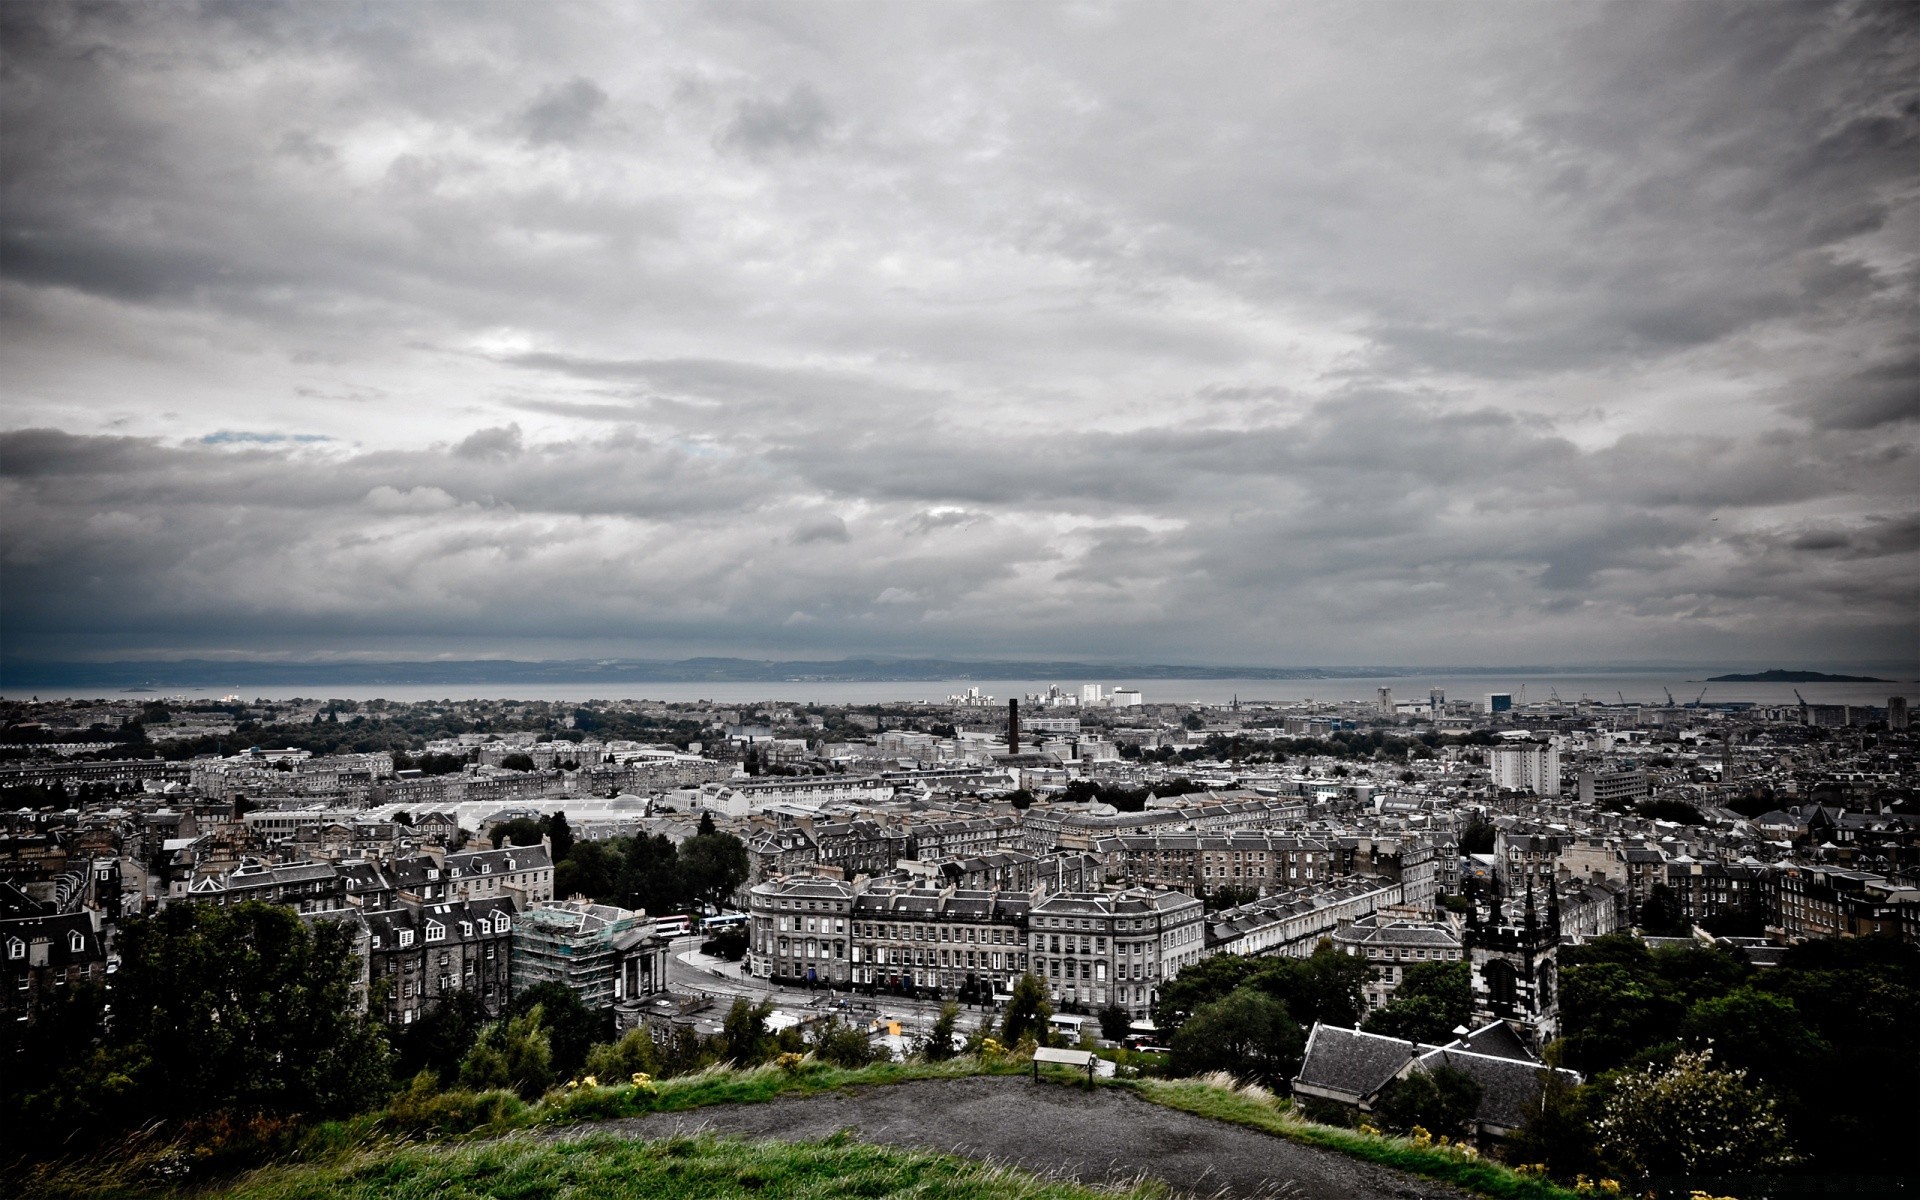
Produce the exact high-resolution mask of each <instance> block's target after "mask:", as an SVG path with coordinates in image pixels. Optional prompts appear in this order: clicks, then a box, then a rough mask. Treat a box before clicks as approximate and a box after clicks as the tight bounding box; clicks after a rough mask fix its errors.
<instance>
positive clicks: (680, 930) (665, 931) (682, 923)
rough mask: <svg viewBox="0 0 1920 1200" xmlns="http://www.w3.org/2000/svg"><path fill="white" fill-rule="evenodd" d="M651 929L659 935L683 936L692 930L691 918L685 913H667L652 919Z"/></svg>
mask: <svg viewBox="0 0 1920 1200" xmlns="http://www.w3.org/2000/svg"><path fill="white" fill-rule="evenodd" d="M653 931H654V932H655V933H657V934H659V935H660V936H661V937H685V936H686V935H687V934H689V933H692V932H693V918H692V917H690V916H688V915H687V914H686V913H668V914H667V915H666V916H664V917H655V918H654V919H653Z"/></svg>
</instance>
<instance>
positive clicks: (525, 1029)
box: [460, 1004, 553, 1100]
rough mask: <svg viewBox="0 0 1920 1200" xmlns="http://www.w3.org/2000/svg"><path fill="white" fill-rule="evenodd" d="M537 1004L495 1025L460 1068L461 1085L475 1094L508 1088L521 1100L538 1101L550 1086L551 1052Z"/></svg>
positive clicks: (483, 1035) (484, 1035) (488, 1027)
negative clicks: (517, 1094)
mask: <svg viewBox="0 0 1920 1200" xmlns="http://www.w3.org/2000/svg"><path fill="white" fill-rule="evenodd" d="M543 1015H544V1014H543V1012H542V1010H541V1008H540V1006H539V1005H538V1004H535V1005H534V1006H533V1007H532V1008H530V1009H528V1010H527V1011H526V1012H524V1013H522V1014H520V1015H519V1016H515V1017H508V1018H506V1019H505V1020H500V1021H495V1022H494V1023H493V1024H491V1025H489V1026H487V1028H486V1030H485V1032H483V1033H482V1034H481V1035H480V1041H479V1043H478V1044H476V1045H475V1046H474V1048H473V1049H472V1051H470V1052H469V1053H468V1054H467V1057H466V1060H465V1061H464V1062H462V1063H461V1064H460V1085H461V1086H462V1087H465V1088H470V1089H472V1090H474V1091H488V1090H491V1089H493V1088H511V1089H513V1090H514V1091H516V1092H518V1093H520V1096H521V1098H522V1099H525V1100H533V1099H536V1098H538V1097H539V1096H540V1095H541V1093H543V1092H545V1091H546V1090H547V1088H548V1087H550V1086H552V1084H553V1049H552V1044H551V1042H550V1041H549V1039H548V1036H547V1030H546V1027H545V1025H544V1024H543V1022H542V1017H543Z"/></svg>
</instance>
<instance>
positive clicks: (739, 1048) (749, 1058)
mask: <svg viewBox="0 0 1920 1200" xmlns="http://www.w3.org/2000/svg"><path fill="white" fill-rule="evenodd" d="M772 1015H773V1002H772V1001H771V1000H762V1001H760V1002H759V1003H758V1004H755V1003H753V1002H752V1001H750V1000H748V999H747V998H746V997H744V996H742V997H741V998H740V999H738V1000H735V1001H734V1002H733V1007H732V1008H729V1009H728V1010H727V1019H726V1022H725V1023H724V1024H723V1025H722V1026H721V1028H720V1038H721V1040H722V1041H723V1042H725V1043H726V1050H725V1055H726V1059H727V1061H728V1062H730V1063H732V1064H733V1065H735V1066H737V1067H751V1066H757V1065H758V1064H760V1063H763V1062H765V1061H767V1059H768V1058H770V1057H772V1049H773V1046H772V1043H773V1039H772V1037H771V1035H769V1034H768V1032H767V1018H768V1017H770V1016H772Z"/></svg>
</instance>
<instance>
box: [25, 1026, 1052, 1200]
mask: <svg viewBox="0 0 1920 1200" xmlns="http://www.w3.org/2000/svg"><path fill="white" fill-rule="evenodd" d="M1026 1069H1027V1066H1026V1064H1024V1063H1022V1062H1019V1061H1016V1060H1014V1059H1012V1058H1011V1057H1010V1056H1002V1057H999V1058H995V1059H990V1060H981V1059H975V1058H955V1059H951V1060H949V1061H947V1062H943V1063H923V1062H908V1063H893V1062H886V1063H875V1064H873V1065H871V1066H866V1067H857V1068H848V1067H836V1066H833V1065H831V1064H828V1063H823V1062H819V1061H817V1060H815V1059H812V1058H808V1059H805V1060H803V1061H802V1062H800V1063H798V1064H796V1065H794V1066H793V1067H791V1068H786V1067H780V1066H776V1065H773V1064H767V1065H765V1066H760V1067H752V1068H748V1069H745V1070H741V1069H737V1068H732V1067H725V1066H715V1067H709V1068H707V1069H705V1070H703V1071H697V1072H695V1073H693V1074H691V1075H682V1076H677V1077H674V1078H671V1079H663V1080H658V1081H656V1082H655V1083H653V1084H652V1085H651V1086H649V1087H632V1086H619V1087H592V1088H587V1087H581V1088H573V1089H566V1088H559V1089H555V1090H554V1091H552V1092H549V1093H548V1094H547V1095H546V1096H545V1097H543V1098H542V1099H540V1100H539V1101H536V1102H534V1103H532V1104H529V1103H526V1102H524V1101H522V1100H521V1099H520V1098H519V1097H517V1096H514V1095H512V1094H511V1093H507V1092H480V1093H474V1092H466V1091H459V1090H454V1091H450V1092H442V1093H437V1094H434V1095H431V1096H428V1097H409V1095H408V1093H406V1092H402V1093H400V1094H399V1095H397V1096H396V1097H395V1099H394V1103H393V1104H392V1106H391V1107H389V1108H388V1109H386V1110H383V1111H381V1112H375V1113H363V1114H361V1115H360V1116H357V1117H353V1118H350V1119H348V1120H344V1121H326V1122H321V1123H318V1124H315V1125H312V1126H309V1127H307V1128H305V1129H303V1130H300V1131H298V1133H297V1135H296V1136H295V1137H294V1138H292V1139H291V1141H290V1142H289V1143H283V1144H280V1145H278V1146H276V1147H274V1148H271V1149H269V1148H265V1147H256V1148H253V1149H251V1150H249V1148H247V1147H245V1146H238V1147H233V1148H230V1149H228V1150H225V1151H222V1152H220V1153H215V1154H209V1147H208V1146H207V1145H206V1144H205V1142H204V1141H203V1140H200V1139H199V1138H196V1137H195V1136H194V1135H191V1134H186V1133H183V1132H181V1131H179V1130H177V1129H169V1128H167V1127H157V1128H156V1129H154V1130H152V1131H147V1132H142V1133H136V1134H131V1135H128V1136H126V1137H124V1138H122V1139H120V1140H119V1141H117V1142H116V1143H115V1144H113V1145H110V1146H107V1147H104V1148H102V1149H101V1150H99V1151H98V1152H95V1153H91V1154H88V1155H86V1156H84V1157H80V1158H68V1159H62V1160H57V1161H51V1162H39V1163H25V1164H20V1165H19V1166H18V1167H17V1168H16V1169H14V1170H11V1171H7V1172H5V1173H4V1174H0V1194H4V1195H12V1194H23V1195H34V1196H47V1197H76V1198H77V1197H89V1198H92V1197H104V1196H145V1195H155V1194H164V1193H165V1192H166V1191H167V1189H168V1187H169V1186H175V1187H178V1186H183V1185H184V1184H185V1183H186V1182H187V1181H189V1180H191V1181H194V1182H198V1183H201V1184H203V1185H206V1184H210V1183H211V1182H213V1181H217V1180H220V1179H222V1178H231V1177H232V1176H233V1175H234V1174H235V1172H236V1171H238V1170H239V1169H241V1168H243V1167H245V1166H251V1165H256V1164H258V1163H261V1162H263V1161H272V1162H277V1163H280V1164H282V1165H292V1164H307V1165H309V1166H314V1167H327V1166H330V1165H333V1164H337V1163H341V1162H346V1161H350V1160H354V1159H357V1158H360V1157H364V1156H366V1155H368V1154H380V1153H386V1152H389V1151H392V1150H394V1149H396V1148H399V1147H405V1146H407V1145H411V1144H414V1143H420V1142H432V1143H448V1142H469V1141H479V1140H484V1139H493V1138H501V1137H506V1136H508V1135H511V1134H514V1133H518V1132H522V1131H527V1130H533V1129H540V1128H547V1129H552V1128H564V1127H567V1126H573V1125H585V1124H588V1123H591V1122H595V1121H607V1120H615V1119H619V1118H622V1117H638V1116H645V1115H646V1114H648V1113H655V1112H685V1111H687V1110H689V1109H696V1108H705V1107H709V1106H713V1105H722V1104H758V1103H764V1102H766V1101H769V1100H773V1099H776V1098H778V1097H781V1096H789V1095H815V1094H819V1093H822V1092H831V1091H837V1090H841V1089H845V1088H860V1087H884V1086H888V1085H891V1084H897V1083H911V1082H914V1081H916V1080H922V1079H957V1078H962V1077H965V1076H969V1075H1005V1074H1021V1073H1023V1072H1024V1071H1025V1070H1026ZM409 1194H411V1193H409Z"/></svg>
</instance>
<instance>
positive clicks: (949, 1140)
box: [559, 1076, 1464, 1200]
mask: <svg viewBox="0 0 1920 1200" xmlns="http://www.w3.org/2000/svg"><path fill="white" fill-rule="evenodd" d="M842 1129H851V1130H852V1131H854V1133H855V1135H856V1136H858V1137H859V1138H861V1139H862V1140H864V1141H868V1142H877V1143H881V1144H885V1145H889V1146H906V1147H915V1148H924V1149H930V1150H942V1151H947V1152H950V1153H954V1154H962V1155H966V1156H967V1157H969V1158H985V1159H992V1160H993V1161H995V1162H1003V1163H1011V1164H1013V1165H1015V1166H1020V1167H1024V1168H1026V1169H1027V1170H1030V1171H1036V1172H1040V1173H1043V1174H1044V1173H1057V1174H1061V1175H1066V1176H1071V1177H1072V1178H1075V1179H1078V1180H1081V1181H1083V1182H1087V1183H1106V1182H1110V1181H1113V1180H1122V1179H1132V1178H1136V1177H1138V1176H1139V1175H1141V1174H1143V1173H1144V1174H1147V1175H1152V1176H1156V1177H1158V1178H1160V1179H1162V1180H1165V1181H1166V1182H1167V1183H1169V1184H1171V1185H1173V1186H1174V1187H1175V1188H1177V1189H1179V1190H1181V1191H1185V1192H1188V1193H1191V1194H1194V1195H1197V1196H1208V1197H1212V1196H1219V1197H1232V1198H1236V1200H1254V1198H1256V1197H1260V1198H1267V1197H1275V1198H1278V1197H1286V1198H1289V1200H1387V1198H1389V1197H1392V1198H1396V1200H1412V1198H1414V1197H1421V1198H1429V1197H1431V1198H1434V1200H1440V1198H1445V1200H1464V1197H1463V1193H1461V1192H1458V1191H1455V1190H1453V1189H1450V1188H1447V1187H1445V1186H1444V1185H1441V1184H1437V1183H1432V1182H1429V1181H1427V1180H1423V1179H1420V1178H1418V1177H1417V1176H1412V1175H1405V1174H1402V1173H1400V1172H1398V1171H1394V1170H1391V1169H1388V1168H1386V1167H1377V1166H1374V1165H1373V1164H1371V1163H1364V1162H1359V1161H1357V1160H1355V1159H1351V1158H1348V1157H1346V1156H1345V1155H1342V1154H1336V1153H1333V1152H1332V1151H1327V1150H1316V1149H1313V1148H1311V1147H1308V1146H1300V1145H1296V1144H1294V1143H1292V1142H1289V1141H1286V1140H1284V1139H1282V1138H1277V1137H1273V1136H1271V1135H1268V1134H1264V1133H1260V1132H1257V1131H1255V1130H1252V1129H1244V1128H1241V1127H1240V1126H1238V1125H1228V1124H1225V1123H1223V1122H1219V1121H1210V1120H1207V1119H1205V1118H1203V1117H1196V1116H1193V1115H1191V1114H1188V1113H1183V1112H1177V1111H1175V1110H1173V1109H1170V1108H1162V1107H1160V1106H1159V1105H1157V1104H1150V1103H1148V1102H1147V1101H1145V1100H1142V1099H1140V1098H1139V1097H1137V1096H1134V1095H1132V1094H1130V1093H1128V1092H1124V1091H1122V1090H1120V1089H1118V1088H1100V1089H1098V1090H1097V1091H1093V1092H1085V1091H1080V1090H1078V1089H1075V1088H1072V1087H1067V1086H1062V1085H1059V1084H1034V1083H1031V1082H1029V1081H1027V1080H1024V1079H1019V1078H1010V1077H1006V1076H1000V1077H975V1078H968V1079H937V1080H927V1081H924V1082H920V1083H902V1084H894V1085H891V1086H887V1087H876V1088H866V1089H862V1090H860V1091H855V1092H836V1093H831V1094H828V1095H823V1096H805V1097H792V1098H786V1099H779V1100H773V1101H769V1102H767V1103H765V1104H736V1105H729V1106H726V1107H722V1108H705V1109H695V1110H693V1111H691V1112H684V1113H655V1114H653V1115H651V1116H646V1117H637V1118H633V1119H630V1120H624V1121H606V1122H600V1123H597V1124H594V1125H591V1126H583V1127H579V1128H577V1129H573V1130H563V1131H561V1132H560V1134H559V1136H563V1137H564V1136H567V1135H569V1134H573V1133H581V1132H610V1133H617V1134H622V1135H625V1136H629V1137H643V1138H659V1137H668V1136H671V1135H673V1134H675V1133H697V1132H701V1131H711V1132H713V1133H718V1134H737V1135H741V1136H745V1137H750V1138H779V1139H781V1140H785V1141H807V1140H812V1139H815V1138H823V1137H828V1136H830V1135H832V1134H833V1133H835V1132H838V1131H839V1130H842Z"/></svg>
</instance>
